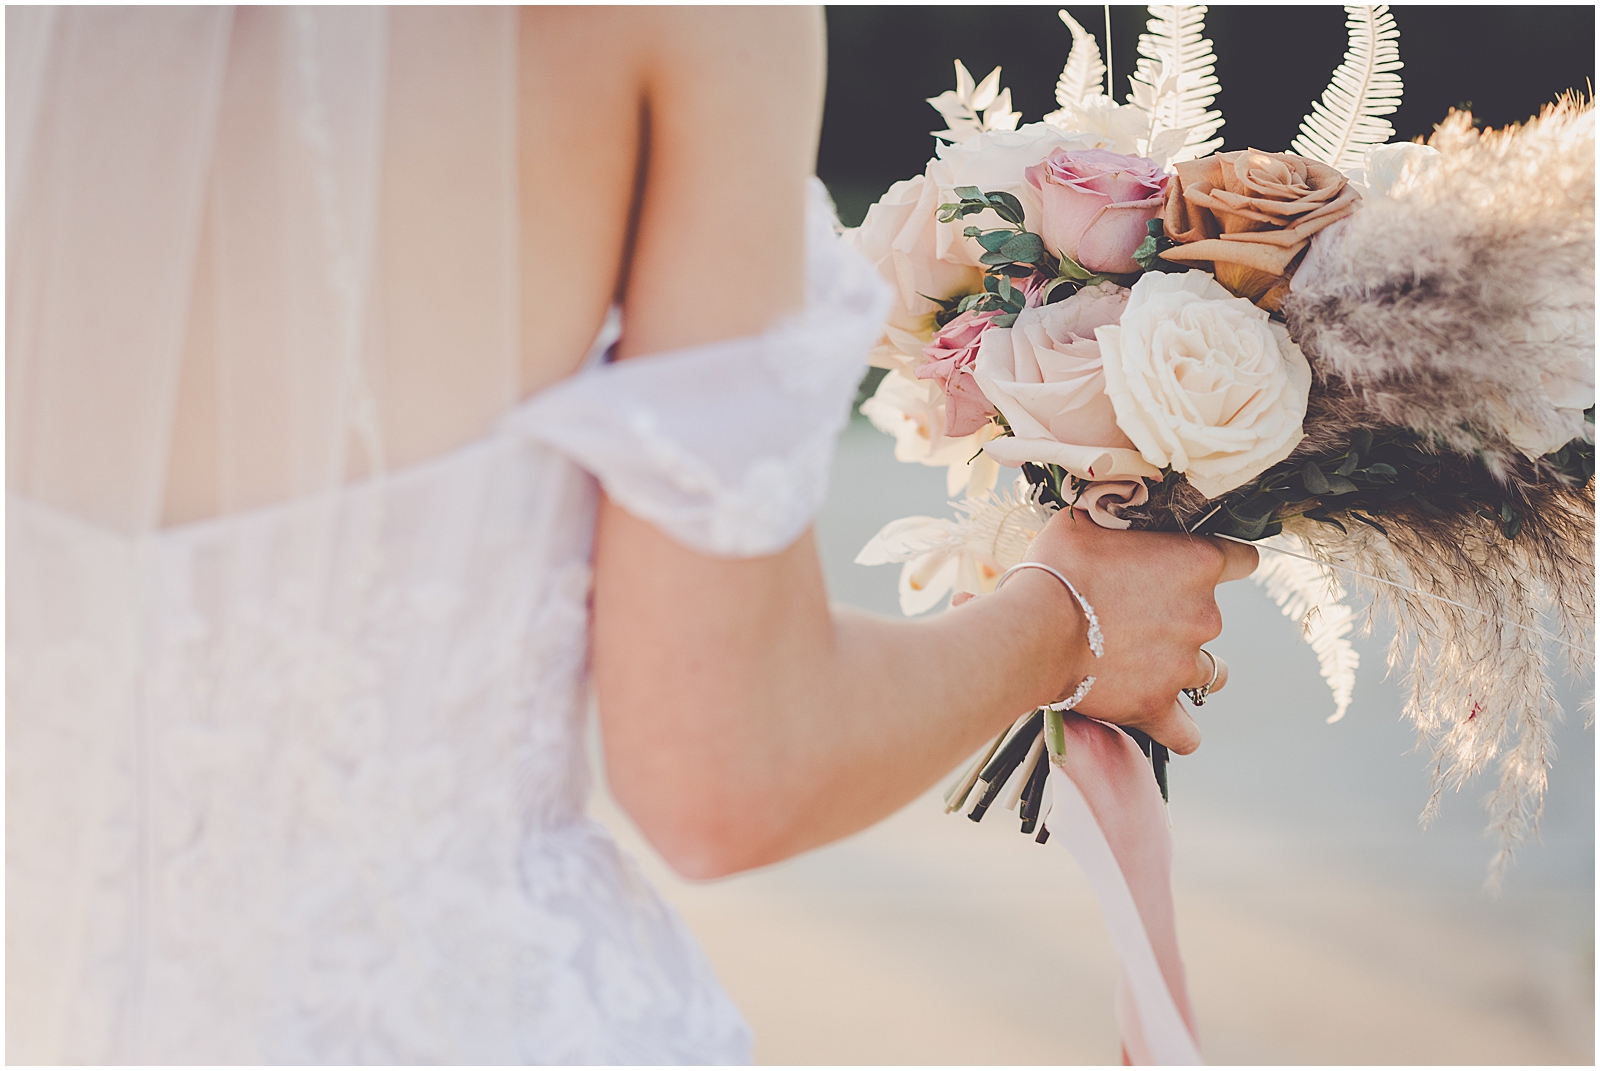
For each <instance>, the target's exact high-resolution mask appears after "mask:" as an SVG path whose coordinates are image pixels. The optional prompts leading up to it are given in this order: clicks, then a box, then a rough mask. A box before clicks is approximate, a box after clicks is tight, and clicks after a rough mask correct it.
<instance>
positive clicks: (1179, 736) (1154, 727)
mask: <svg viewBox="0 0 1600 1071" xmlns="http://www.w3.org/2000/svg"><path fill="white" fill-rule="evenodd" d="M1143 728H1144V731H1145V732H1146V733H1148V734H1149V735H1150V737H1151V739H1153V740H1155V742H1156V743H1158V744H1164V745H1165V746H1166V748H1167V750H1169V751H1171V752H1173V753H1175V754H1178V755H1190V754H1193V753H1194V750H1195V749H1196V748H1198V747H1199V746H1200V726H1199V725H1198V724H1196V723H1195V720H1194V719H1193V718H1191V717H1190V716H1189V712H1188V711H1187V710H1185V709H1183V704H1182V703H1180V702H1178V700H1177V699H1176V698H1174V699H1173V700H1172V705H1171V706H1169V707H1168V708H1167V711H1166V713H1165V714H1163V715H1161V716H1160V717H1159V718H1157V719H1156V720H1155V721H1153V722H1151V723H1150V724H1149V725H1146V726H1144V727H1143Z"/></svg>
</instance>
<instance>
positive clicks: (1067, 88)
mask: <svg viewBox="0 0 1600 1071" xmlns="http://www.w3.org/2000/svg"><path fill="white" fill-rule="evenodd" d="M1056 14H1058V15H1060V16H1061V21H1062V22H1064V23H1066V26H1067V29H1068V30H1070V31H1071V32H1072V51H1071V52H1069V53H1068V54H1067V65H1066V66H1065V67H1063V68H1061V77H1060V78H1057V79H1056V104H1057V105H1058V106H1059V107H1060V109H1061V110H1060V111H1054V112H1051V113H1050V114H1049V115H1047V116H1045V117H1044V121H1045V122H1047V123H1054V122H1055V121H1056V119H1057V118H1059V117H1060V116H1062V115H1063V114H1065V113H1066V112H1067V111H1069V110H1070V109H1073V108H1076V107H1077V106H1078V105H1079V104H1080V103H1082V101H1083V98H1085V97H1092V96H1095V95H1096V94H1098V93H1100V92H1102V91H1103V90H1104V88H1105V85H1104V83H1105V77H1106V65H1105V62H1104V61H1103V60H1101V58H1100V44H1099V42H1098V41H1096V40H1095V39H1094V34H1092V33H1090V32H1089V31H1088V30H1085V29H1084V28H1083V27H1082V26H1080V25H1078V20H1076V19H1074V18H1073V17H1072V16H1071V15H1069V14H1067V12H1066V10H1065V9H1063V10H1061V11H1058V12H1056Z"/></svg>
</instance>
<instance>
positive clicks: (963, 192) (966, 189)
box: [956, 186, 983, 201]
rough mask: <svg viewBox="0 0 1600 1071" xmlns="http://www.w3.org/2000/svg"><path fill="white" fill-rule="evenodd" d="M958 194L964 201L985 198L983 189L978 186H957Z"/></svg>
mask: <svg viewBox="0 0 1600 1071" xmlns="http://www.w3.org/2000/svg"><path fill="white" fill-rule="evenodd" d="M956 196H957V197H959V198H961V199H962V200H963V201H978V200H982V199H983V191H982V190H980V189H978V187H976V186H957V187H956Z"/></svg>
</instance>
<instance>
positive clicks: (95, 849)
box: [7, 209, 882, 1064]
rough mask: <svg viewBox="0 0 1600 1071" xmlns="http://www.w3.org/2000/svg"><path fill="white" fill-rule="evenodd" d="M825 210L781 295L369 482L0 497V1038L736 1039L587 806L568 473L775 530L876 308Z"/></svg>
mask: <svg viewBox="0 0 1600 1071" xmlns="http://www.w3.org/2000/svg"><path fill="white" fill-rule="evenodd" d="M829 219H831V217H830V216H828V215H826V214H825V213H823V212H822V211H821V210H820V209H819V211H818V212H817V213H816V214H815V217H814V226H813V232H812V235H811V239H812V240H811V242H810V249H811V281H812V287H811V293H810V299H809V302H808V307H807V311H806V313H805V314H804V315H802V316H798V317H796V318H794V319H792V320H790V321H787V322H785V323H783V324H780V325H778V326H777V327H775V328H774V329H772V330H771V331H769V332H767V333H766V334H764V335H762V336H758V337H756V338H753V339H745V340H737V341H734V342H729V343H722V344H718V345H716V346H709V347H703V348H700V349H697V350H693V351H685V352H682V353H677V354H668V355H662V356H659V357H655V358H648V359H643V360H639V361H630V362H625V363H622V364H619V365H604V364H600V363H598V362H595V364H594V366H593V367H590V368H588V369H587V370H586V371H585V372H583V373H580V374H579V375H578V376H576V377H574V378H573V379H571V380H568V381H566V382H564V383H562V384H559V385H557V386H556V387H555V388H552V389H551V390H548V391H545V392H542V393H541V394H538V395H535V396H534V397H533V398H531V399H529V400H528V401H527V402H525V403H523V404H522V405H520V406H519V407H517V408H516V409H515V410H513V411H512V412H510V413H509V414H507V415H506V416H505V417H504V418H503V419H502V420H501V421H500V423H499V424H498V426H497V427H496V429H495V430H494V432H493V433H492V434H491V435H489V436H488V437H486V438H485V439H483V440H481V441H479V442H477V443H475V444H473V445H471V446H468V447H466V448H463V449H460V450H457V451H455V452H453V453H450V454H448V455H446V456H444V457H441V458H438V459H436V460H434V461H432V462H429V463H427V464H423V465H419V466H416V467H413V468H408V469H406V470H404V471H401V472H399V473H395V474H392V475H390V476H388V477H387V478H385V479H381V480H374V481H369V482H367V483H364V484H360V485H355V486H352V487H349V488H346V489H345V490H343V491H341V492H338V493H336V494H333V495H331V496H325V497H322V498H318V499H313V500H303V501H296V502H291V503H289V504H285V505H280V506H274V507H271V508H267V509H263V510H258V511H255V512H251V513H245V514H237V515H231V516H225V517H223V518H221V519H218V520H215V521H211V522H206V523H202V524H196V525H190V526H185V527H181V528H176V529H167V530H163V531H160V532H157V533H156V534H154V535H152V536H146V537H143V538H138V539H134V538H129V537H125V536H122V535H118V534H116V533H114V532H112V531H110V530H108V529H102V528H97V527H94V526H92V525H90V524H87V523H85V522H82V521H79V520H77V519H74V518H72V517H70V516H68V515H66V514H64V513H62V512H59V511H57V510H54V509H51V508H47V507H44V506H42V505H40V504H38V503H36V502H33V501H30V500H28V499H25V498H22V497H20V496H17V495H12V496H10V500H9V507H8V516H7V530H8V557H9V559H10V560H9V562H8V579H9V590H8V618H9V622H8V632H7V646H8V671H7V700H8V726H7V768H8V804H9V807H8V814H7V855H8V883H7V893H8V904H7V911H8V920H7V921H8V941H9V947H8V953H7V974H8V983H9V984H8V987H7V988H8V998H7V999H8V1016H7V1024H8V1027H9V1038H8V1056H9V1057H10V1058H11V1059H13V1060H24V1061H53V1060H61V1061H70V1062H93V1061H115V1062H127V1061H160V1062H211V1061H217V1062H266V1061H296V1062H309V1061H337V1062H358V1061H381V1062H395V1063H399V1062H421V1061H452V1062H469V1061H470V1062H485V1063H487V1062H510V1061H522V1062H556V1063H578V1062H600V1063H618V1064H630V1063H653V1062H672V1063H703V1062H719V1061H744V1060H747V1059H748V1058H749V1047H748V1046H749V1038H748V1032H747V1030H746V1028H745V1026H744V1025H743V1023H742V1021H741V1019H740V1017H739V1015H738V1013H737V1011H736V1010H735V1009H734V1008H733V1006H732V1004H731V1003H730V1001H729V1000H728V998H727V997H726V996H725V994H723V992H722V991H721V989H720V988H719V986H718V985H717V982H716V980H715V978H714V977H713V975H712V973H711V971H710V969H709V967H708V965H707V963H706V962H705V960H704V958H703V957H702V955H701V953H700V952H699V951H698V949H697V948H696V947H695V945H694V943H693V941H692V939H691V938H690V937H689V935H688V934H687V932H686V931H685V929H684V927H683V925H682V924H681V923H680V921H679V920H678V919H677V917H676V916H675V915H674V914H673V912H672V911H671V910H670V909H669V908H667V907H666V906H665V905H664V904H663V903H662V902H661V901H660V900H659V899H658V898H657V896H656V895H655V893H654V892H653V891H652V890H650V889H649V888H648V886H647V885H646V884H645V883H644V882H643V880H642V879H641V878H640V877H639V875H638V873H637V872H636V870H635V869H634V868H633V866H632V865H631V864H630V862H629V861H628V860H627V859H625V858H624V857H623V856H622V855H621V854H620V853H619V851H618V850H617V848H616V847H615V846H614V845H613V844H612V842H611V841H610V839H609V838H608V837H607V835H606V834H605V832H604V831H603V830H602V829H601V828H600V827H599V826H598V825H597V824H596V823H594V822H593V821H592V820H590V819H589V818H587V817H586V815H585V810H584V808H585V801H586V796H587V793H588V791H589V784H588V780H587V774H586V770H587V760H586V756H585V751H584V732H583V717H584V709H585V700H586V694H587V674H586V648H587V623H588V613H587V598H588V592H589V587H590V578H589V564H588V563H589V556H590V544H591V532H592V523H593V516H594V508H595V502H596V492H595V480H594V478H593V476H591V475H590V474H591V473H592V474H594V476H598V478H599V480H600V481H602V482H603V483H604V484H605V485H606V486H607V488H608V490H609V492H610V493H611V494H612V495H613V497H615V498H616V499H617V500H618V501H619V502H621V503H623V504H624V505H625V506H626V507H627V508H629V509H631V510H634V511H635V512H637V513H639V514H640V515H641V516H643V517H645V518H647V519H649V520H651V521H652V522H654V523H656V524H657V525H658V526H659V527H661V528H662V529H663V530H665V531H667V532H668V533H669V534H670V535H672V536H673V537H674V538H677V539H679V540H681V541H683V542H685V543H686V544H688V545H690V546H693V547H697V548H699V549H702V550H704V551H706V552H709V553H716V554H723V555H754V554H763V553H770V552H772V551H775V550H777V549H779V548H781V547H783V546H785V545H786V544H787V543H789V542H790V541H792V540H793V539H794V538H795V537H796V536H797V535H799V534H800V532H801V531H803V530H804V528H805V527H806V525H807V524H809V522H810V518H811V517H812V515H813V514H814V512H815V509H816V506H817V505H818V504H819V503H820V500H821V497H822V492H823V490H824V485H825V479H826V473H827V468H828V464H829V459H830V456H831V448H832V442H833V439H834V437H835V436H836V434H837V432H838V430H839V428H840V426H841V425H842V423H843V421H844V419H845V416H846V414H847V412H848V404H849V398H850V394H851V391H852V390H853V389H854V384H855V382H856V379H857V378H858V377H859V375H860V373H861V371H862V368H863V360H864V355H865V353H866V350H867V348H868V346H869V345H870V343H871V341H872V335H873V334H874V332H875V330H876V325H877V323H878V318H879V316H880V315H881V312H882V295H881V293H880V287H879V285H878V284H877V283H876V281H875V279H874V277H873V276H872V273H871V268H870V267H869V266H868V265H866V264H865V263H864V262H861V261H859V260H857V259H855V257H854V254H851V253H848V252H846V251H844V250H842V248H841V247H839V245H838V243H837V242H836V241H835V239H834V238H833V236H832V234H831V232H830V231H828V230H827V226H826V224H827V221H828V220H829ZM130 584H132V585H135V586H136V590H131V591H130V590H129V589H128V585H130ZM125 596H126V597H125ZM118 607H125V608H127V609H126V610H125V611H124V610H118V609H116V608H118Z"/></svg>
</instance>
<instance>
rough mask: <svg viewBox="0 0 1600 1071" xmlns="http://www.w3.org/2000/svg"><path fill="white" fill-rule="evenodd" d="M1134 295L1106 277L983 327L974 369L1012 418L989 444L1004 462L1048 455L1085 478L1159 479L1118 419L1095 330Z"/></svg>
mask: <svg viewBox="0 0 1600 1071" xmlns="http://www.w3.org/2000/svg"><path fill="white" fill-rule="evenodd" d="M1128 295H1129V291H1127V290H1125V289H1123V288H1122V287H1120V286H1117V285H1116V284H1115V283H1100V284H1099V285H1097V286H1091V287H1085V288H1084V289H1082V290H1080V291H1078V292H1077V293H1076V294H1074V295H1072V296H1071V297H1069V298H1067V299H1066V300H1065V301H1059V302H1056V303H1055V304H1054V305H1044V306H1040V307H1036V308H1030V309H1024V310H1022V312H1020V313H1018V314H1017V319H1016V323H1014V324H1013V325H1012V327H1011V329H1010V330H1005V329H991V330H989V331H986V332H984V335H983V341H982V342H981V343H980V344H979V347H978V359H977V361H976V362H975V363H974V365H973V369H972V375H973V378H974V379H976V380H977V381H978V389H979V390H981V391H983V394H984V397H986V398H988V399H989V401H990V402H991V403H992V404H993V405H994V407H995V408H996V409H999V410H1000V412H1001V413H1003V414H1005V418H1006V422H1007V423H1008V424H1010V425H1011V436H1010V437H1006V438H1000V439H995V440H993V441H991V442H988V443H985V444H984V447H983V448H984V450H985V451H987V452H988V454H989V456H990V457H993V458H994V459H995V460H996V461H998V462H1000V463H1001V464H1003V465H1020V464H1022V463H1023V462H1024V461H1036V462H1048V463H1050V464H1054V465H1060V466H1061V467H1062V468H1064V469H1066V470H1067V471H1068V472H1070V473H1072V474H1073V475H1074V476H1076V477H1078V478H1079V479H1082V480H1108V479H1115V478H1119V477H1121V478H1127V477H1134V476H1148V477H1151V478H1152V479H1160V477H1161V471H1160V470H1159V469H1156V468H1153V467H1152V466H1151V465H1150V464H1149V463H1148V462H1146V461H1145V460H1144V458H1143V457H1141V456H1140V455H1139V450H1138V448H1137V447H1135V446H1134V444H1133V442H1132V441H1131V440H1129V438H1128V437H1127V436H1126V435H1124V434H1123V433H1122V429H1120V428H1119V427H1118V426H1117V415H1116V411H1115V410H1114V409H1113V408H1112V406H1111V399H1110V398H1109V397H1107V396H1106V381H1105V376H1104V374H1103V373H1102V371H1101V368H1100V361H1101V358H1100V343H1099V341H1098V340H1097V339H1096V338H1095V335H1094V332H1095V329H1096V328H1097V327H1104V326H1107V325H1109V324H1115V323H1116V322H1117V321H1118V320H1119V319H1120V318H1121V316H1122V312H1123V309H1124V308H1126V307H1127V304H1128Z"/></svg>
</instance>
